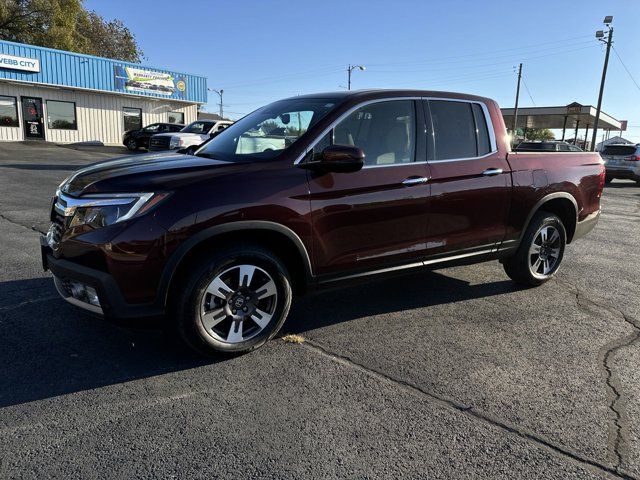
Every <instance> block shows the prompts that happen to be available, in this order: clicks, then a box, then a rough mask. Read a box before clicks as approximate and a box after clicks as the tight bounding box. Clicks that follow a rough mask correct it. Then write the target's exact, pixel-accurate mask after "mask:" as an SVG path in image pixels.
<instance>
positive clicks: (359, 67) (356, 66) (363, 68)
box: [347, 64, 367, 90]
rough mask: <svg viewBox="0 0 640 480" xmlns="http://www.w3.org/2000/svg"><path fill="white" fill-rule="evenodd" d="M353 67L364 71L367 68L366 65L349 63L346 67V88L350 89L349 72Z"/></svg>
mask: <svg viewBox="0 0 640 480" xmlns="http://www.w3.org/2000/svg"><path fill="white" fill-rule="evenodd" d="M355 69H358V70H362V71H363V72H364V71H365V70H366V69H367V67H365V66H364V65H351V64H349V66H348V67H347V74H348V77H347V78H348V79H347V90H351V72H353V71H354V70H355Z"/></svg>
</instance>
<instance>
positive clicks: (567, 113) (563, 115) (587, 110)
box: [501, 103, 622, 130]
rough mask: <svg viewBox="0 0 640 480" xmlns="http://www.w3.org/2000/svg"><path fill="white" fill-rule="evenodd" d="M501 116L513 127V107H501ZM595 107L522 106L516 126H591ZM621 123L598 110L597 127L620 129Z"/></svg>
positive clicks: (555, 127)
mask: <svg viewBox="0 0 640 480" xmlns="http://www.w3.org/2000/svg"><path fill="white" fill-rule="evenodd" d="M501 110H502V116H503V117H504V122H505V124H506V125H507V128H508V129H511V127H513V110H514V109H513V108H502V109H501ZM595 121H596V108H595V107H594V106H592V105H580V104H579V103H572V104H569V105H566V106H564V107H522V108H518V125H517V126H516V127H517V128H524V127H527V128H550V129H560V130H564V129H575V128H579V127H582V128H585V127H593V124H594V123H595ZM621 127H622V124H621V123H620V121H619V120H616V119H615V118H613V117H612V116H611V115H608V114H606V113H604V112H600V119H599V120H598V129H601V130H620V128H621Z"/></svg>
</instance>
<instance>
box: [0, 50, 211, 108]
mask: <svg viewBox="0 0 640 480" xmlns="http://www.w3.org/2000/svg"><path fill="white" fill-rule="evenodd" d="M0 54H5V55H12V56H15V57H26V58H29V59H38V60H39V61H40V71H39V72H28V71H21V70H15V69H11V68H4V67H3V66H2V65H4V64H0V80H2V79H7V80H17V81H23V82H30V83H36V84H37V83H41V84H46V85H59V86H62V87H70V88H82V89H89V90H101V91H105V92H115V93H122V94H129V95H137V96H144V97H155V98H167V99H175V100H183V101H190V102H194V103H206V102H207V79H206V77H204V76H201V75H192V74H188V73H180V72H174V71H172V70H167V69H164V68H153V67H147V66H145V65H140V64H137V63H130V62H121V61H118V60H111V59H108V58H101V57H94V56H92V55H83V54H80V53H73V52H65V51H63V50H54V49H51V48H44V47H37V46H34V45H26V44H22V43H13V42H7V41H4V40H0Z"/></svg>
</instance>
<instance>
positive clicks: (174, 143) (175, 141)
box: [169, 137, 184, 148]
mask: <svg viewBox="0 0 640 480" xmlns="http://www.w3.org/2000/svg"><path fill="white" fill-rule="evenodd" d="M182 145H184V140H183V139H182V138H180V137H171V140H170V141H169V148H179V147H181V146H182Z"/></svg>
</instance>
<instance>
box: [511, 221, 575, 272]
mask: <svg viewBox="0 0 640 480" xmlns="http://www.w3.org/2000/svg"><path fill="white" fill-rule="evenodd" d="M549 226H551V227H554V228H555V229H557V230H558V232H559V233H560V254H559V256H558V261H557V262H556V264H555V266H554V267H553V270H551V272H550V273H549V274H547V275H545V276H544V277H542V278H541V277H539V276H536V275H534V274H533V272H532V271H531V268H530V266H529V261H530V259H529V248H530V247H531V244H532V242H533V241H534V239H535V237H536V236H537V234H538V232H539V231H540V230H541V229H542V228H544V227H549ZM523 240H524V243H523V249H522V252H521V253H522V255H521V259H520V260H521V261H524V262H526V268H527V272H528V273H529V275H530V276H531V281H532V283H537V284H542V283H544V282H546V281H547V280H549V279H550V278H552V277H553V276H554V275H555V274H556V273H557V272H558V270H559V269H560V265H561V264H562V259H563V258H564V251H565V248H566V246H567V231H566V229H565V227H564V224H563V223H562V221H561V220H560V219H559V218H558V217H557V216H556V215H554V214H552V213H546V212H540V213H539V214H537V215H536V217H535V218H534V222H532V224H531V227H530V228H529V230H528V231H527V234H526V235H525V238H524V239H523Z"/></svg>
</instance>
